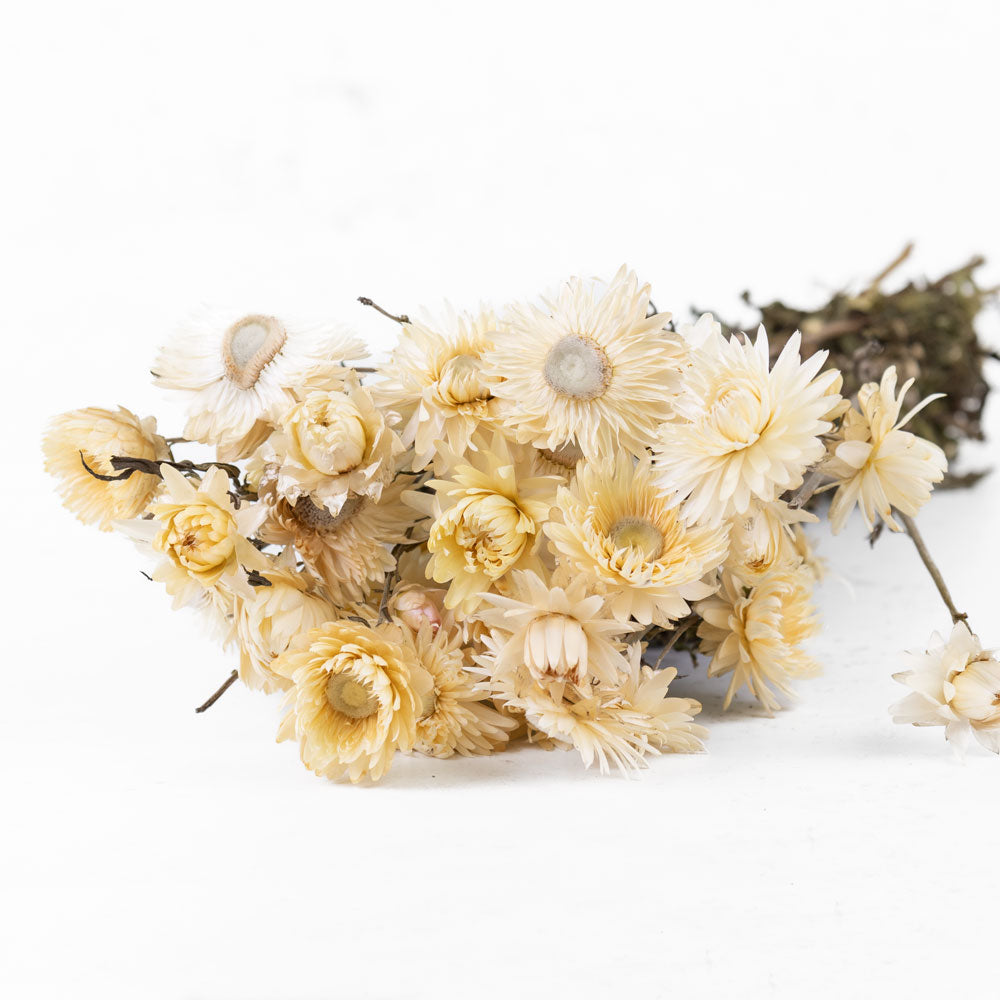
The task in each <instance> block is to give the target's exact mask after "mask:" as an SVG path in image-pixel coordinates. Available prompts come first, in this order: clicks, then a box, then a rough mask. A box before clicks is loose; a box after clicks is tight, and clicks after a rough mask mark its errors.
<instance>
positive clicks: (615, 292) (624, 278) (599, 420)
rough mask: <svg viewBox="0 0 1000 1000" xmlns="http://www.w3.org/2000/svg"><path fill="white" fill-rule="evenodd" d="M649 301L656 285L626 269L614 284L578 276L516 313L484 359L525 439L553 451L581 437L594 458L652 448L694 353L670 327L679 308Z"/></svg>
mask: <svg viewBox="0 0 1000 1000" xmlns="http://www.w3.org/2000/svg"><path fill="white" fill-rule="evenodd" d="M648 307H649V286H648V285H643V286H641V287H640V285H639V282H638V280H637V279H636V276H635V274H633V273H632V272H630V271H626V269H625V268H624V267H623V268H622V269H621V270H620V271H619V272H618V273H617V274H616V275H615V277H614V278H613V279H612V280H611V281H610V282H609V283H607V284H602V283H599V282H596V281H583V280H581V279H579V278H571V279H570V280H569V281H568V282H566V284H565V285H564V286H563V287H562V289H561V290H560V292H559V294H558V296H557V297H556V298H555V299H554V301H551V302H550V301H546V300H543V301H542V303H541V305H539V306H535V305H527V306H517V307H514V308H512V309H511V310H510V314H509V316H508V317H507V319H508V323H509V330H508V332H507V333H506V335H505V336H504V337H503V339H502V340H498V341H497V346H496V347H495V349H494V350H492V351H490V352H488V353H487V355H486V358H485V361H486V370H487V374H488V375H489V377H490V380H491V383H492V388H493V394H494V395H495V396H497V397H498V398H499V399H500V401H501V406H500V410H499V415H500V419H502V420H503V421H504V424H505V425H507V426H510V427H511V428H512V429H513V432H514V434H515V436H516V438H517V440H518V441H521V442H529V443H531V444H533V445H535V446H536V447H538V448H546V449H550V450H554V449H558V448H560V447H562V446H563V445H564V444H565V443H566V442H567V441H570V440H573V439H574V438H575V440H576V442H577V443H578V444H579V447H580V448H581V450H582V452H583V454H584V455H585V456H586V457H587V458H589V459H592V460H594V459H599V458H604V457H607V456H610V455H613V454H616V453H617V452H618V451H619V450H621V449H625V450H627V451H630V452H633V453H636V454H638V453H639V452H641V451H642V450H643V449H645V448H646V447H648V446H649V445H651V444H652V442H653V440H654V439H655V437H656V429H657V426H658V425H659V424H660V423H661V422H662V421H663V420H666V419H667V418H668V417H669V415H670V413H671V396H672V393H673V392H674V391H675V390H676V388H677V383H678V381H679V378H678V369H679V368H680V366H681V365H682V363H683V359H684V353H685V352H684V347H683V345H682V343H681V341H680V339H679V338H678V337H677V336H676V335H675V334H672V333H670V332H669V331H668V330H666V329H665V327H666V324H667V321H668V320H669V319H670V314H669V313H657V314H655V315H653V316H647V315H646V313H647V311H648Z"/></svg>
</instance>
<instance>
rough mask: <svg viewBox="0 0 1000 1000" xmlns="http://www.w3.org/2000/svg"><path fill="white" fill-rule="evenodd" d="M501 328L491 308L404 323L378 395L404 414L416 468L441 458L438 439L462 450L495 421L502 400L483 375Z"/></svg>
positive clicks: (383, 370)
mask: <svg viewBox="0 0 1000 1000" xmlns="http://www.w3.org/2000/svg"><path fill="white" fill-rule="evenodd" d="M497 329H498V321H497V318H496V316H495V315H494V313H493V311H492V310H489V309H484V310H481V311H480V312H479V313H477V314H475V315H469V314H466V313H462V314H456V313H454V312H449V313H448V314H447V315H446V316H445V317H444V318H443V319H441V320H439V321H435V320H428V321H427V322H425V323H420V322H411V323H406V324H404V325H403V329H402V332H401V334H400V337H399V342H398V343H397V344H396V346H395V348H393V352H392V355H391V357H390V358H389V361H388V362H386V364H384V365H382V366H381V367H380V368H379V375H380V376H382V380H381V381H379V382H378V383H376V384H375V385H374V386H373V387H372V394H373V395H374V397H375V399H376V401H377V402H378V404H379V405H380V406H382V407H383V408H388V409H391V410H394V411H396V412H398V413H401V414H402V415H403V428H402V431H401V436H402V439H403V443H404V444H405V445H406V446H407V447H412V448H413V450H414V455H413V467H414V468H415V469H422V468H425V467H426V466H428V465H430V464H431V463H432V462H433V461H435V459H436V458H437V457H438V455H437V451H438V449H437V442H438V441H443V442H444V443H445V444H447V445H448V447H449V448H450V449H451V450H452V451H454V452H456V453H459V454H461V453H462V452H464V451H465V450H466V449H467V448H468V447H469V446H470V443H471V441H472V437H473V435H474V434H475V432H476V431H477V430H478V429H479V428H480V427H486V426H487V425H489V424H491V422H492V421H493V417H494V415H495V411H496V405H497V401H496V399H495V398H494V396H493V393H492V391H491V389H490V386H489V384H488V383H487V380H486V378H485V376H484V374H483V371H482V357H483V353H484V352H485V351H487V350H489V348H491V347H492V346H493V343H494V341H495V340H496V338H497V336H498V334H497Z"/></svg>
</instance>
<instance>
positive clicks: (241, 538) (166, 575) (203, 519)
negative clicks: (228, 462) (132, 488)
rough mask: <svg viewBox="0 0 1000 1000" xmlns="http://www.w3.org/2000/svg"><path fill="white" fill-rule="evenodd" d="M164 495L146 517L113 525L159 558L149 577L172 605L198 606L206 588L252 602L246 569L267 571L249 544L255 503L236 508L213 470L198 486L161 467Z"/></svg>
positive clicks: (222, 477) (221, 475)
mask: <svg viewBox="0 0 1000 1000" xmlns="http://www.w3.org/2000/svg"><path fill="white" fill-rule="evenodd" d="M160 472H161V474H162V476H163V485H164V489H165V493H164V496H163V498H162V499H160V500H157V501H156V502H155V503H153V504H150V506H149V509H148V513H149V514H150V515H151V517H150V518H148V519H143V520H138V521H120V522H118V526H119V527H121V529H122V530H123V531H125V532H126V533H127V534H129V535H131V537H132V538H133V539H135V540H136V541H137V542H138V543H139V544H140V545H142V546H143V547H149V548H151V549H152V551H153V552H155V553H157V554H159V555H160V556H161V558H160V561H159V563H158V564H157V566H156V568H155V569H154V570H153V579H154V580H157V581H159V582H161V583H163V584H165V585H166V588H167V593H169V594H171V595H173V598H174V607H182V606H185V605H189V604H194V603H197V602H198V601H199V600H202V599H203V598H204V591H206V590H216V589H220V590H225V591H226V592H229V593H232V594H234V595H237V596H239V597H242V598H251V597H252V596H253V588H252V586H251V585H250V583H249V582H248V574H249V571H252V570H257V571H259V570H262V569H266V568H267V566H268V562H267V557H266V556H264V555H263V554H262V553H261V552H260V551H259V550H258V549H257V548H256V547H255V546H254V545H253V544H252V543H251V542H250V540H249V539H250V537H251V536H252V535H253V534H254V532H255V531H256V528H257V526H258V525H259V523H260V518H261V516H262V513H263V512H262V510H261V509H260V507H259V506H258V505H256V504H247V503H243V504H241V505H240V507H239V508H237V507H236V506H235V505H234V503H233V500H232V497H231V496H230V494H229V477H228V476H227V475H226V473H225V472H224V471H223V470H222V469H220V468H219V467H218V466H213V467H212V468H211V469H209V471H208V472H207V473H206V474H205V476H204V478H203V479H202V480H201V481H200V482H199V481H197V480H190V479H187V478H186V477H185V476H183V475H182V474H181V473H180V472H178V471H177V470H176V469H174V468H172V467H171V466H169V465H161V466H160Z"/></svg>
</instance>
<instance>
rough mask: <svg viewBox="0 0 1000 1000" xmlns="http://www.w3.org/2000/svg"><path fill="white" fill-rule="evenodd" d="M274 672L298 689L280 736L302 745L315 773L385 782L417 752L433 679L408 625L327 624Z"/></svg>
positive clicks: (302, 638)
mask: <svg viewBox="0 0 1000 1000" xmlns="http://www.w3.org/2000/svg"><path fill="white" fill-rule="evenodd" d="M271 669H272V670H273V671H274V673H276V674H278V675H280V676H282V677H285V678H287V679H288V680H289V681H291V684H292V686H291V688H290V689H289V691H288V694H287V695H286V699H285V707H286V708H287V710H288V712H287V714H286V716H285V718H284V719H283V721H282V723H281V726H280V727H279V729H278V739H279V740H286V739H295V740H297V741H298V744H299V751H300V754H301V756H302V762H303V763H304V764H305V765H306V767H308V768H309V770H310V771H314V772H315V773H316V774H318V775H321V776H323V777H327V778H340V777H347V778H349V779H350V780H351V781H360V780H361V779H362V778H365V777H367V778H371V779H372V780H373V781H378V780H379V779H380V778H381V777H382V776H383V775H384V774H385V773H386V772H387V771H388V770H389V767H390V765H391V764H392V758H393V755H394V754H395V752H396V751H397V750H403V751H409V750H412V749H413V745H414V743H415V741H416V736H417V719H418V718H419V717H420V715H421V713H422V708H423V705H424V702H425V700H426V698H427V697H428V692H429V690H430V686H431V680H430V677H429V676H428V674H427V672H426V671H425V670H424V669H423V667H421V665H420V661H419V658H418V656H417V653H416V649H415V648H414V646H413V643H412V641H411V639H410V637H409V634H408V633H407V632H406V631H405V630H404V629H403V628H402V627H401V626H398V625H377V626H375V627H369V626H367V625H362V624H361V623H356V622H353V621H334V622H327V623H325V624H324V625H322V626H320V627H319V628H316V629H312V630H310V631H308V632H306V633H304V634H303V635H301V636H300V637H299V639H298V640H297V642H296V645H295V647H294V648H293V649H291V650H289V651H288V652H286V653H283V654H282V655H281V656H279V657H278V658H277V659H276V660H275V661H274V662H273V663H272V664H271Z"/></svg>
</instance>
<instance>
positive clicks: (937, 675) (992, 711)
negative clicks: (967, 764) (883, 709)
mask: <svg viewBox="0 0 1000 1000" xmlns="http://www.w3.org/2000/svg"><path fill="white" fill-rule="evenodd" d="M906 656H907V659H908V660H909V662H910V664H911V667H912V669H910V670H906V671H903V672H901V673H898V674H893V677H894V678H895V679H896V680H897V681H899V682H900V683H901V684H905V685H907V687H910V688H912V689H913V692H912V693H911V694H908V695H907V696H906V697H905V698H903V700H902V701H899V702H897V703H896V704H895V705H893V706H892V708H890V709H889V711H890V712H891V713H892V716H893V721H894V722H900V723H912V724H913V725H914V726H944V727H945V738H946V739H947V740H949V741H950V742H951V744H952V746H954V748H955V751H956V752H957V753H958V754H959V755H961V754H962V753H963V752H964V750H965V747H966V746H967V744H968V742H969V737H970V736H975V738H976V739H977V740H978V741H979V743H981V744H982V745H983V746H984V747H986V749H987V750H991V751H992V752H993V753H1000V658H998V656H997V654H996V652H995V651H991V650H984V649H983V647H982V644H981V643H980V641H979V637H978V636H976V635H973V633H972V632H971V631H970V629H969V628H968V626H967V625H966V624H965V623H964V622H959V623H958V624H956V625H955V627H954V628H953V629H952V632H951V636H950V637H949V638H948V640H947V641H945V640H944V639H943V638H942V637H941V636H940V635H938V634H937V633H936V632H935V633H934V634H933V635H932V636H931V641H930V647H929V648H928V650H927V651H926V652H924V653H907V654H906Z"/></svg>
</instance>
